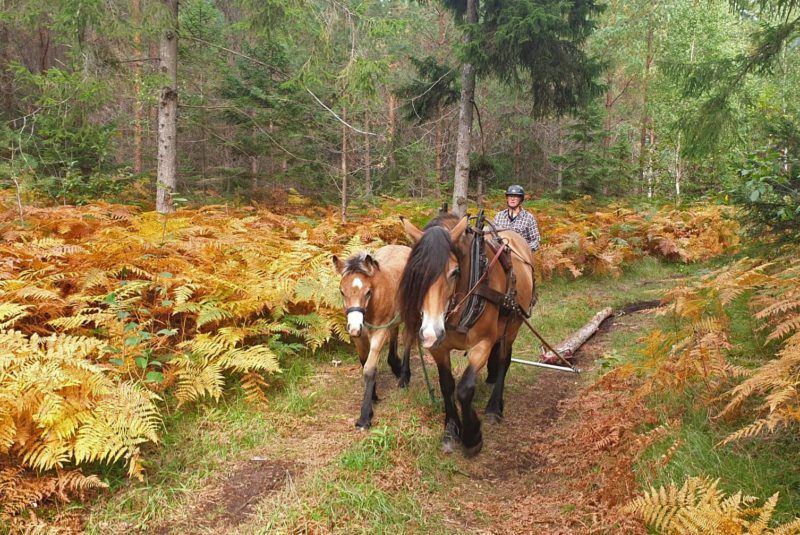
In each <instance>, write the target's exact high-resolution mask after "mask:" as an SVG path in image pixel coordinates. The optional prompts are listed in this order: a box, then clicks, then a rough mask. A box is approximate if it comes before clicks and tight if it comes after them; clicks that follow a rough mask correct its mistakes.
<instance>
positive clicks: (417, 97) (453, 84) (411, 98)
mask: <svg viewBox="0 0 800 535" xmlns="http://www.w3.org/2000/svg"><path fill="white" fill-rule="evenodd" d="M409 59H410V61H411V63H412V65H414V68H415V69H416V71H417V78H416V79H414V80H412V81H411V82H409V83H408V84H406V85H404V86H401V87H400V88H399V89H397V90H396V91H395V93H396V94H397V95H398V96H399V97H401V98H403V99H405V100H406V103H405V104H404V105H403V111H404V113H405V116H406V120H408V121H411V122H416V123H423V122H425V121H429V120H431V119H437V118H438V117H437V116H438V115H439V113H441V111H442V108H443V107H445V106H449V105H451V104H454V103H455V102H458V98H459V96H460V94H461V90H460V88H459V84H458V78H457V75H458V71H457V70H456V69H454V68H452V67H449V66H447V65H442V64H440V63H438V62H437V61H436V58H434V57H432V56H427V57H426V58H425V59H422V60H420V59H417V58H414V57H412V58H409Z"/></svg>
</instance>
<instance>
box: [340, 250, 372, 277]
mask: <svg viewBox="0 0 800 535" xmlns="http://www.w3.org/2000/svg"><path fill="white" fill-rule="evenodd" d="M367 254H369V253H367V252H366V251H361V252H360V253H356V254H354V255H353V256H351V257H350V258H348V259H347V260H345V262H344V270H343V271H342V276H344V275H349V274H351V273H361V274H362V275H366V276H367V277H369V276H370V272H369V271H368V270H367V267H366V266H365V265H364V260H365V259H366V258H367Z"/></svg>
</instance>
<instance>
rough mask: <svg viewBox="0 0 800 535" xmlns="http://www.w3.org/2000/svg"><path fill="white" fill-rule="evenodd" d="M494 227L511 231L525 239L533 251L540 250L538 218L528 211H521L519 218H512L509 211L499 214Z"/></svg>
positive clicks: (496, 216)
mask: <svg viewBox="0 0 800 535" xmlns="http://www.w3.org/2000/svg"><path fill="white" fill-rule="evenodd" d="M494 226H495V227H497V229H498V230H500V229H510V230H513V231H514V232H516V233H517V234H519V235H520V236H522V237H523V238H525V241H527V242H528V245H530V246H531V251H535V250H536V249H538V248H539V239H540V236H539V225H538V224H537V223H536V218H535V217H534V215H533V214H532V213H530V212H529V211H527V210H526V209H524V208H522V209H520V211H519V213H518V214H517V217H515V218H513V219H512V218H511V216H510V215H509V213H508V210H503V211H502V212H497V215H495V216H494Z"/></svg>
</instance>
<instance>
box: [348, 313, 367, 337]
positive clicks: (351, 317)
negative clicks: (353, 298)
mask: <svg viewBox="0 0 800 535" xmlns="http://www.w3.org/2000/svg"><path fill="white" fill-rule="evenodd" d="M363 325H364V313H363V312H360V311H355V310H354V311H352V312H348V313H347V332H349V333H350V336H360V335H361V329H362V327H363Z"/></svg>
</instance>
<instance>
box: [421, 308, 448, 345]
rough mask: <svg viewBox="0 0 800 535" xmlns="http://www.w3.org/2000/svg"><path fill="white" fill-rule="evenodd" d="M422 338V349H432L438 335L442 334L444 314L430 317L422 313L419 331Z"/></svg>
mask: <svg viewBox="0 0 800 535" xmlns="http://www.w3.org/2000/svg"><path fill="white" fill-rule="evenodd" d="M419 331H420V334H421V336H422V347H424V348H425V349H430V348H432V347H433V346H434V345H435V344H436V342H437V340H439V335H440V334H441V333H444V314H436V315H435V316H433V317H431V316H429V315H428V313H427V312H425V311H423V312H422V325H421V327H420V329H419Z"/></svg>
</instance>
